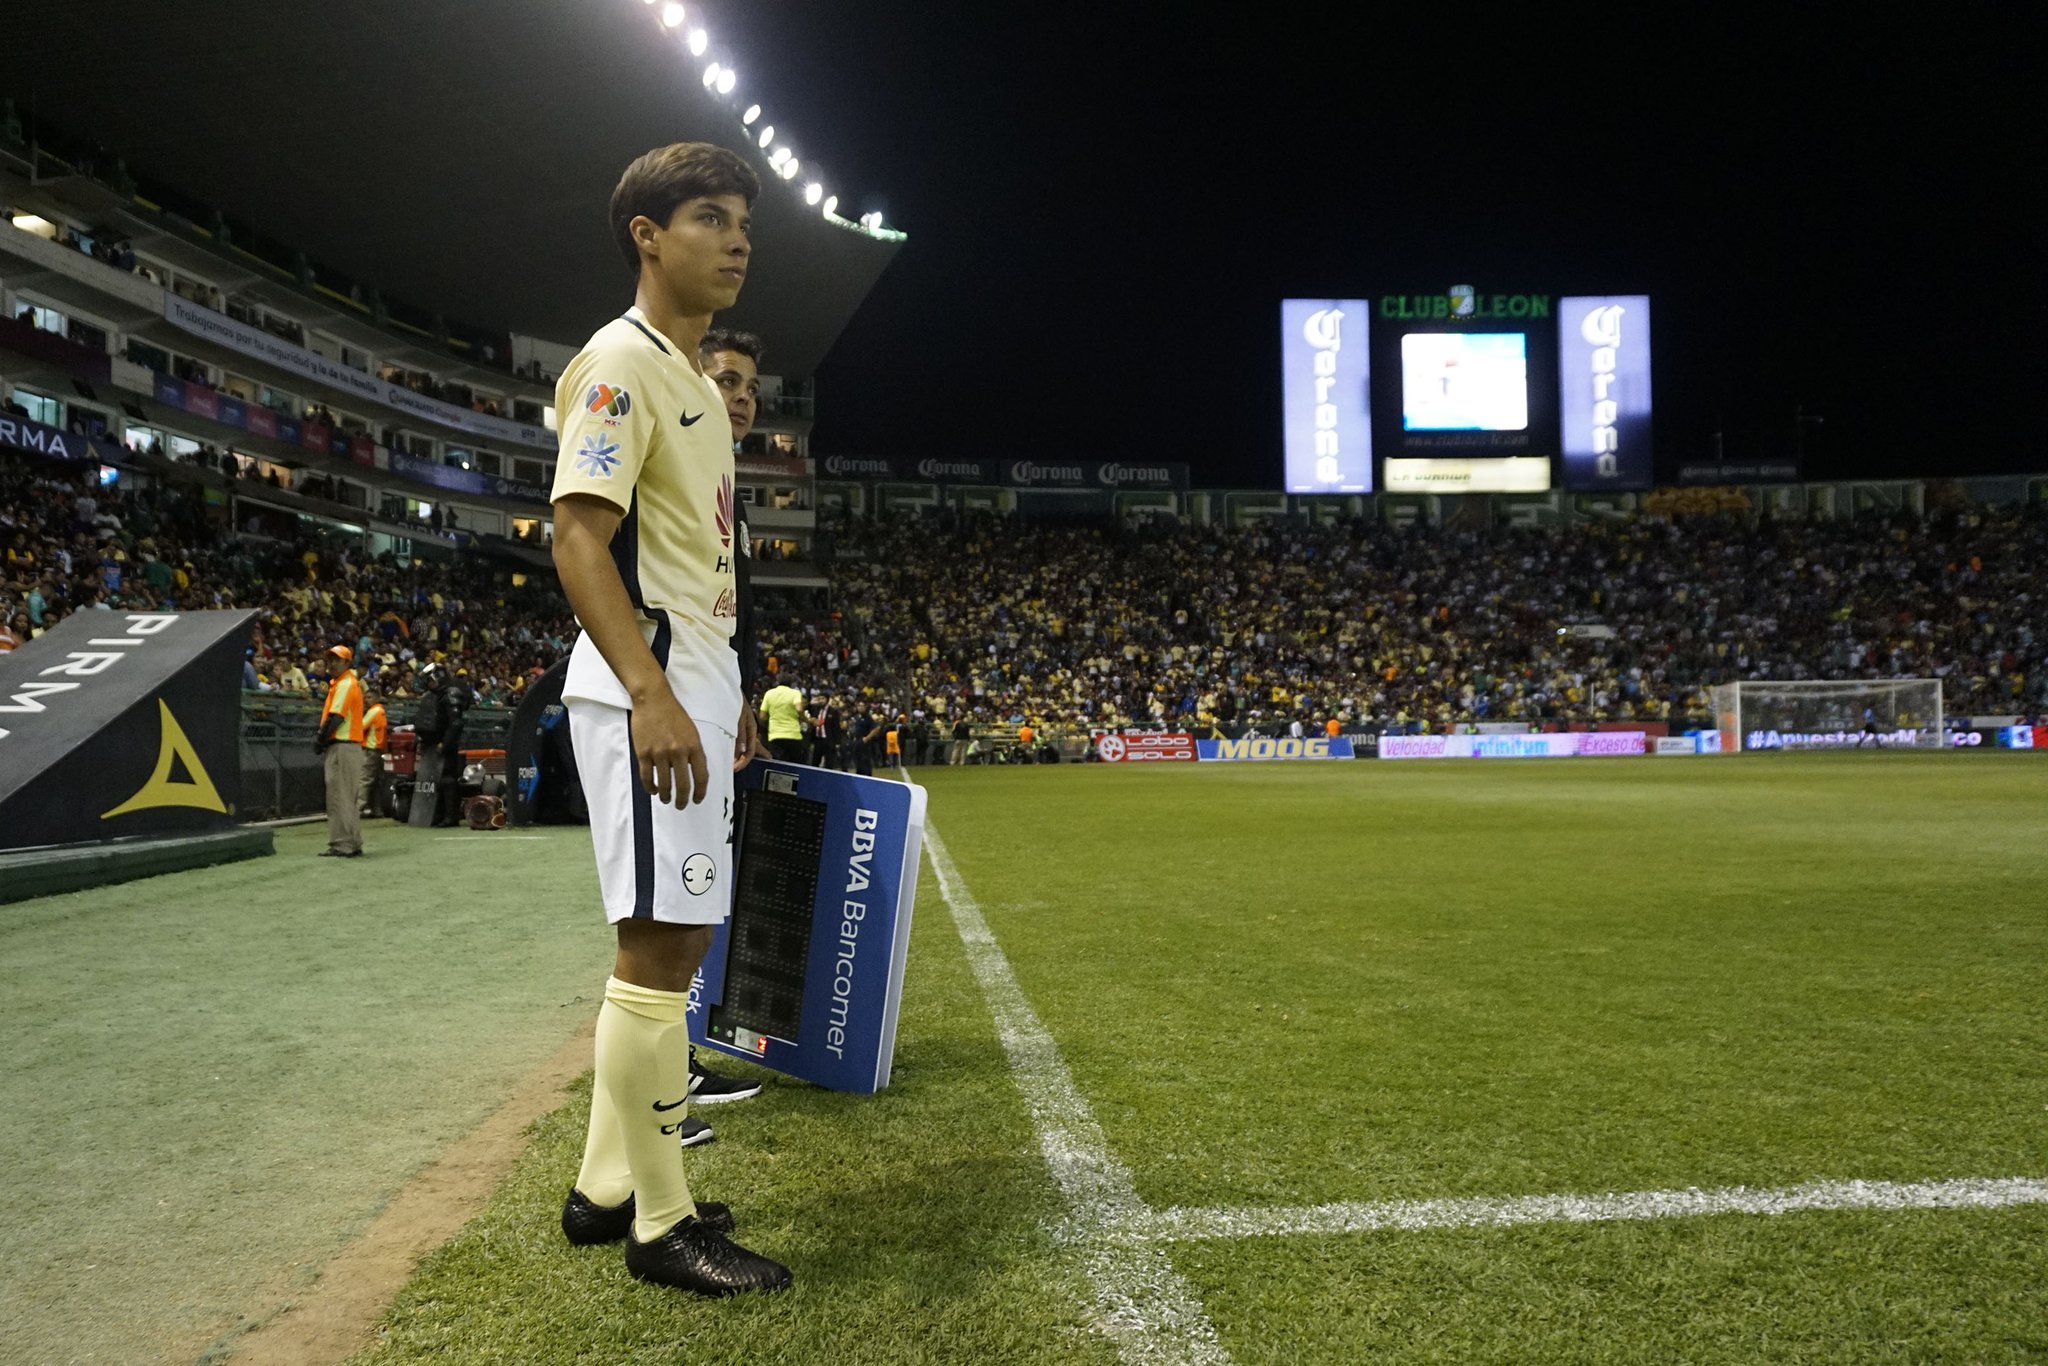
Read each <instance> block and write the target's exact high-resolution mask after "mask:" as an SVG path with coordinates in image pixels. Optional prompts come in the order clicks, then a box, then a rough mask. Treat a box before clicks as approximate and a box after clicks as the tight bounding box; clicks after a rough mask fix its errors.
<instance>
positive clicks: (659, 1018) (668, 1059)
mask: <svg viewBox="0 0 2048 1366" xmlns="http://www.w3.org/2000/svg"><path fill="white" fill-rule="evenodd" d="M688 1000H689V997H688V996H687V995H686V994H685V993H683V992H680V991H655V990H653V989H652V988H650V987H638V986H634V985H633V984H632V983H631V982H621V981H620V980H619V979H618V978H616V977H614V978H611V979H610V980H609V981H607V982H606V983H605V986H604V1008H603V1009H602V1010H600V1011H598V1013H597V1085H596V1087H595V1088H594V1089H595V1090H601V1091H603V1092H604V1093H605V1097H606V1101H607V1105H608V1108H609V1111H610V1116H611V1119H612V1121H613V1125H614V1127H615V1128H616V1130H617V1132H618V1143H619V1147H620V1149H621V1150H622V1151H623V1152H624V1154H625V1159H626V1168H627V1171H628V1174H629V1182H630V1184H629V1189H630V1190H631V1192H632V1194H633V1198H634V1205H633V1236H634V1237H635V1238H638V1239H639V1240H640V1241H641V1242H643V1243H651V1242H653V1241H654V1240H655V1239H657V1238H659V1237H661V1235H662V1234H664V1233H667V1232H668V1231H669V1230H670V1229H671V1228H673V1227H675V1225H676V1223H677V1222H678V1221H680V1220H682V1219H685V1218H687V1217H689V1216H690V1215H693V1214H695V1213H696V1212H697V1206H696V1203H695V1202H694V1201H692V1200H691V1199H690V1183H689V1180H688V1179H687V1178H686V1177H685V1176H684V1175H683V1150H682V1146H681V1144H680V1142H679V1141H678V1140H677V1138H676V1132H677V1130H679V1129H680V1128H681V1127H682V1123H683V1102H684V1101H685V1100H686V1099H688V1097H689V1094H690V1047H689V1044H690V1041H689V1037H688V1029H687V1027H686V1026H685V1025H684V1023H683V1009H684V1006H685V1004H686V1003H687V1002H688ZM598 1116H599V1111H598V1104H597V1102H596V1101H595V1099H593V1102H592V1105H591V1136H590V1140H589V1142H588V1143H587V1144H586V1145H585V1149H584V1162H585V1165H586V1166H587V1165H589V1164H590V1160H591V1150H592V1149H593V1148H595V1149H597V1150H598V1152H599V1153H600V1157H601V1155H602V1153H603V1151H604V1145H605V1143H606V1141H607V1140H605V1138H604V1137H603V1135H602V1134H600V1133H599V1132H598V1124H597V1121H598ZM594 1174H595V1175H596V1176H597V1177H598V1178H599V1179H600V1184H602V1179H603V1177H604V1176H605V1175H606V1172H605V1170H604V1168H603V1165H602V1161H601V1160H600V1163H599V1168H598V1170H597V1171H596V1172H595V1173H594ZM577 1188H578V1189H579V1190H581V1191H582V1192H583V1194H584V1195H585V1196H586V1197H587V1198H589V1199H590V1200H592V1201H594V1202H596V1203H598V1204H606V1203H610V1204H617V1203H619V1201H620V1200H623V1199H625V1196H623V1195H621V1196H619V1197H618V1199H617V1200H611V1201H605V1200H602V1199H600V1198H599V1196H598V1194H597V1192H595V1191H593V1190H591V1189H590V1188H589V1187H588V1186H584V1185H582V1184H581V1179H580V1178H579V1184H578V1187H577ZM615 1189H616V1184H614V1185H613V1186H612V1187H610V1188H608V1189H607V1192H606V1193H607V1194H609V1193H611V1191H612V1190H615Z"/></svg>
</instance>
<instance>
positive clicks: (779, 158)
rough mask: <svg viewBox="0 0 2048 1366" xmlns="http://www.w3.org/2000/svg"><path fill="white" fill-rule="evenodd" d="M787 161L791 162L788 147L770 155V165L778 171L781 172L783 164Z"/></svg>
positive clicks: (776, 150)
mask: <svg viewBox="0 0 2048 1366" xmlns="http://www.w3.org/2000/svg"><path fill="white" fill-rule="evenodd" d="M787 160H789V149H788V148H787V147H778V148H776V149H775V150H774V151H772V152H770V153H769V154H768V164H769V165H770V166H773V167H775V168H776V169H777V170H780V169H781V168H782V163H783V162H785V161H787Z"/></svg>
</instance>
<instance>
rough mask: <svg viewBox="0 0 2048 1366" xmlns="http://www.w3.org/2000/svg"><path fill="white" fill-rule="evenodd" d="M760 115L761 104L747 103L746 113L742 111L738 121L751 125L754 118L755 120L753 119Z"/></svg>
mask: <svg viewBox="0 0 2048 1366" xmlns="http://www.w3.org/2000/svg"><path fill="white" fill-rule="evenodd" d="M760 117H761V106H760V105H758V104H750V105H748V106H747V112H746V113H744V114H742V115H740V122H741V123H743V124H747V125H749V126H751V125H752V124H753V122H754V120H755V119H758V118H760Z"/></svg>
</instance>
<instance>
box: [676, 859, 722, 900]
mask: <svg viewBox="0 0 2048 1366" xmlns="http://www.w3.org/2000/svg"><path fill="white" fill-rule="evenodd" d="M716 881H718V865H717V864H715V863H713V862H712V861H711V855H709V854H692V855H690V857H689V858H688V859H686V860H684V862H683V886H685V887H687V888H689V890H690V895H691V896H702V895H704V893H706V892H708V891H710V890H711V884H712V883H714V882H716Z"/></svg>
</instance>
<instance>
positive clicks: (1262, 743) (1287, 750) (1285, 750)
mask: <svg viewBox="0 0 2048 1366" xmlns="http://www.w3.org/2000/svg"><path fill="white" fill-rule="evenodd" d="M1195 753H1196V754H1197V755H1199V756H1200V757H1201V758H1203V759H1205V760H1209V761H1212V762H1218V763H1223V762H1233V763H1234V762H1241V761H1250V760H1267V759H1349V758H1350V757H1351V742H1350V741H1349V740H1347V739H1345V738H1344V737H1343V736H1341V735H1340V736H1338V737H1336V738H1335V739H1328V738H1325V737H1323V736H1320V735H1318V736H1315V737H1313V738H1311V737H1307V736H1304V737H1303V738H1301V739H1299V740H1297V739H1295V738H1293V737H1292V736H1286V735H1283V736H1273V737H1268V736H1258V737H1256V738H1255V737H1252V736H1246V737H1245V738H1244V739H1242V740H1197V741H1196V742H1195Z"/></svg>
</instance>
